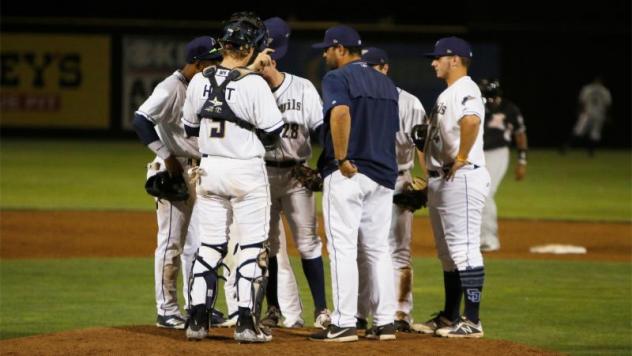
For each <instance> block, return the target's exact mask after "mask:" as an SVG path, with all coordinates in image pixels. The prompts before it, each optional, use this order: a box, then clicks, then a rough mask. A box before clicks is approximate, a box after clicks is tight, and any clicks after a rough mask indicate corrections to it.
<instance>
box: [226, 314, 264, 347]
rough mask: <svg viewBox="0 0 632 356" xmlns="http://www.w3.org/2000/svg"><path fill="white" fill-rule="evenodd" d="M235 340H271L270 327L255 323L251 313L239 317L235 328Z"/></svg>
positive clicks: (258, 341) (244, 341)
mask: <svg viewBox="0 0 632 356" xmlns="http://www.w3.org/2000/svg"><path fill="white" fill-rule="evenodd" d="M235 340H237V341H238V342H240V343H242V342H243V343H262V342H269V341H272V334H271V333H270V329H268V328H267V327H265V326H262V327H258V326H256V325H255V320H254V316H252V314H249V315H244V316H241V317H239V319H238V320H237V327H236V328H235Z"/></svg>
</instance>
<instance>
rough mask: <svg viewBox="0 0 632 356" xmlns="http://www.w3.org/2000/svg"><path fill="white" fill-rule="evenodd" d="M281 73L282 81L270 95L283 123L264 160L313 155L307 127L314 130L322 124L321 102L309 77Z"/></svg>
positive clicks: (300, 158)
mask: <svg viewBox="0 0 632 356" xmlns="http://www.w3.org/2000/svg"><path fill="white" fill-rule="evenodd" d="M284 74H285V78H284V79H283V83H281V85H280V86H279V87H278V88H277V89H276V90H275V91H274V93H273V94H274V97H275V99H276V103H277V105H278V107H279V110H280V111H281V113H282V114H283V122H284V123H285V124H284V125H283V131H282V132H281V141H280V145H279V147H278V148H277V149H276V150H274V151H269V152H266V155H265V159H266V160H270V161H287V160H296V161H300V160H307V159H309V158H310V157H311V155H312V145H311V143H310V140H309V130H314V129H315V128H316V127H318V126H319V125H321V124H322V123H323V104H322V101H321V100H320V96H319V95H318V92H317V91H316V88H315V87H314V85H313V84H312V83H311V82H310V81H309V80H307V79H304V78H301V77H297V76H295V75H292V74H288V73H284Z"/></svg>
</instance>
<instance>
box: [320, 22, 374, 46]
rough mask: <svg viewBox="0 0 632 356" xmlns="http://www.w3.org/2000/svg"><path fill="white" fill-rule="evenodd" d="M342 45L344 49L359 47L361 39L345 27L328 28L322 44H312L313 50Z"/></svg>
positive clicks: (356, 32)
mask: <svg viewBox="0 0 632 356" xmlns="http://www.w3.org/2000/svg"><path fill="white" fill-rule="evenodd" d="M336 45H343V46H345V47H360V46H362V39H360V35H359V34H358V31H356V30H355V29H353V28H352V27H349V26H347V25H338V26H334V27H331V28H329V29H328V30H327V31H326V32H325V39H324V40H323V42H320V43H316V44H313V45H312V47H313V48H319V49H325V48H328V47H331V46H336Z"/></svg>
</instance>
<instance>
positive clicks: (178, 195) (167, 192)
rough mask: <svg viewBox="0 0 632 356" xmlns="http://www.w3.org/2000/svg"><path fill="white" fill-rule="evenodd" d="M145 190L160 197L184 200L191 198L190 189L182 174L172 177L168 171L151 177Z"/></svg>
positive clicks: (146, 183)
mask: <svg viewBox="0 0 632 356" xmlns="http://www.w3.org/2000/svg"><path fill="white" fill-rule="evenodd" d="M145 190H146V191H147V193H148V194H149V195H153V196H155V197H156V198H158V199H167V200H169V201H182V200H187V199H188V198H189V189H188V187H187V184H186V182H185V181H184V178H183V177H182V175H178V176H173V177H172V176H171V175H170V174H169V172H167V171H162V172H158V173H156V174H154V175H153V176H151V177H149V179H147V182H145Z"/></svg>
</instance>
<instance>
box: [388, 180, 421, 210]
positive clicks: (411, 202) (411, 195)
mask: <svg viewBox="0 0 632 356" xmlns="http://www.w3.org/2000/svg"><path fill="white" fill-rule="evenodd" d="M427 202H428V186H427V182H426V180H425V179H423V178H419V177H415V178H413V181H412V182H411V183H409V184H407V185H406V187H405V188H404V190H403V191H402V192H401V193H399V194H395V195H393V203H395V204H397V205H398V206H399V207H400V208H402V209H407V210H410V211H413V212H414V211H415V210H417V209H421V208H423V207H425V206H426V203H427Z"/></svg>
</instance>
